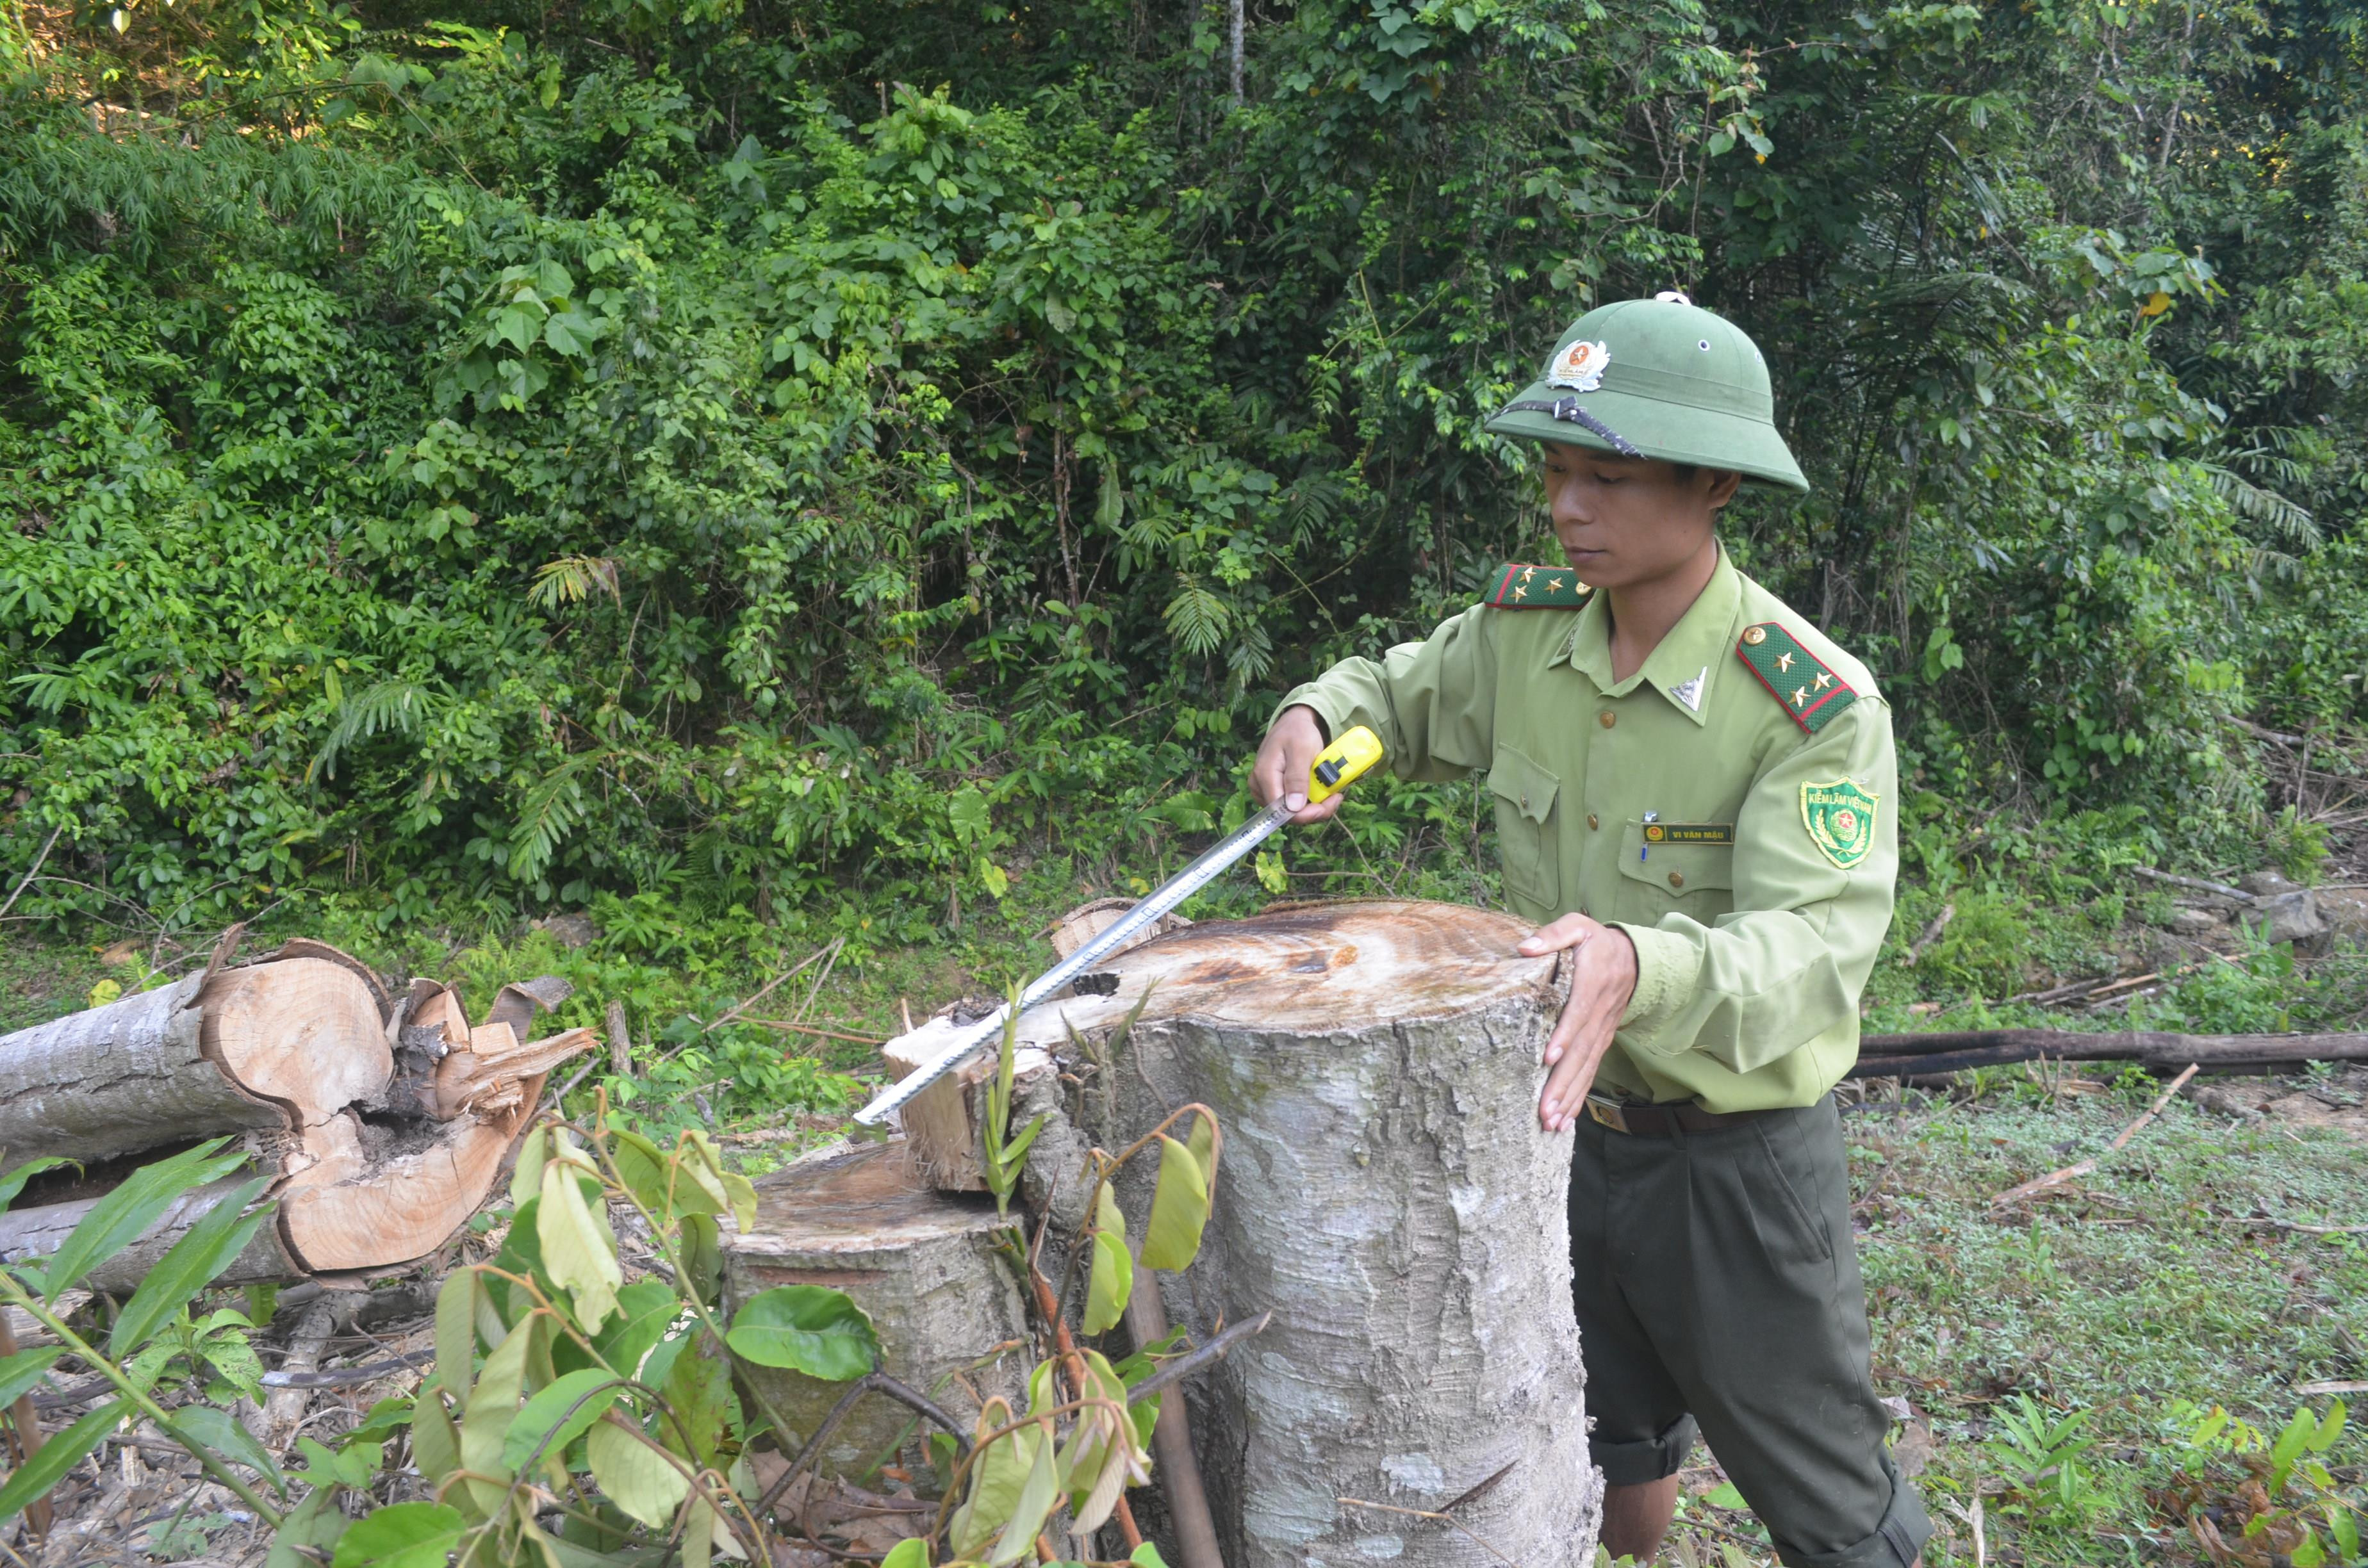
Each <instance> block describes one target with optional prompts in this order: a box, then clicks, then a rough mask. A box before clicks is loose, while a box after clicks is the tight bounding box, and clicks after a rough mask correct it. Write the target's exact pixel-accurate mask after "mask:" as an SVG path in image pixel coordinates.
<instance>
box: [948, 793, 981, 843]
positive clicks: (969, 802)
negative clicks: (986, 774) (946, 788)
mask: <svg viewBox="0 0 2368 1568" xmlns="http://www.w3.org/2000/svg"><path fill="white" fill-rule="evenodd" d="M946 821H947V822H948V823H949V824H951V826H952V828H953V830H954V837H955V838H957V839H958V840H960V841H961V842H962V843H964V844H972V843H975V842H977V840H978V839H979V838H981V837H983V836H984V835H985V833H986V830H987V821H988V819H987V810H986V797H985V796H984V795H982V794H980V793H979V792H978V790H976V789H975V788H974V787H973V786H971V785H968V784H965V785H963V786H962V788H961V789H959V790H955V791H954V792H953V793H952V794H951V795H950V796H948V797H947V799H946Z"/></svg>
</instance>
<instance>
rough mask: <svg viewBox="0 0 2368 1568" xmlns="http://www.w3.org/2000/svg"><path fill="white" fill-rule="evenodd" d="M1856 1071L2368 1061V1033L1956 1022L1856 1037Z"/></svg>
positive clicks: (1902, 1073) (1894, 1073)
mask: <svg viewBox="0 0 2368 1568" xmlns="http://www.w3.org/2000/svg"><path fill="white" fill-rule="evenodd" d="M1859 1051H1860V1055H1859V1059H1858V1062H1857V1063H1856V1064H1855V1065H1854V1066H1852V1067H1851V1068H1850V1073H1849V1074H1848V1075H1849V1076H1850V1077H1853V1078H1909V1077H1924V1076H1928V1075H1929V1076H1936V1077H1937V1076H1939V1075H1941V1074H1949V1073H1963V1072H1965V1071H1967V1070H1968V1069H1970V1068H1975V1067H1998V1066H2004V1065H2007V1064H2009V1063H2011V1062H2032V1061H2037V1060H2039V1059H2041V1058H2043V1057H2044V1058H2045V1059H2047V1060H2049V1061H2053V1062H2140V1063H2142V1064H2144V1065H2145V1066H2146V1067H2147V1068H2149V1069H2152V1070H2154V1071H2157V1072H2170V1071H2173V1070H2174V1069H2176V1068H2177V1067H2179V1066H2180V1065H2183V1064H2185V1063H2187V1062H2193V1063H2195V1064H2196V1065H2197V1066H2199V1067H2203V1068H2206V1069H2209V1070H2214V1071H2225V1070H2228V1069H2235V1068H2262V1067H2270V1066H2275V1065H2282V1064H2284V1063H2288V1062H2368V1033H2357V1032H2355V1033H2347V1034H2219V1035H2213V1034H2203V1035H2191V1034H2173V1033H2169V1032H2168V1031H2165V1030H2158V1029H2109V1030H2103V1031H2100V1032H2097V1033H2084V1032H2082V1031H2080V1030H2077V1029H1957V1030H1938V1031H1935V1032H1932V1033H1930V1034H1874V1035H1868V1036H1866V1037H1865V1038H1864V1039H1863V1040H1861V1041H1860V1042H1859Z"/></svg>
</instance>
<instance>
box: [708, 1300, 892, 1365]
mask: <svg viewBox="0 0 2368 1568" xmlns="http://www.w3.org/2000/svg"><path fill="white" fill-rule="evenodd" d="M724 1341H725V1343H726V1344H728V1345H730V1346H732V1352H733V1354H734V1355H735V1356H739V1357H741V1358H745V1359H746V1360H750V1361H754V1362H756V1363H757V1365H758V1366H760V1367H787V1368H790V1369H792V1370H794V1371H800V1372H803V1373H805V1374H806V1376H808V1377H810V1378H821V1379H824V1380H825V1381H829V1382H835V1383H843V1382H846V1381H848V1380H850V1379H854V1378H860V1377H861V1376H863V1375H864V1374H865V1373H866V1372H869V1371H870V1370H871V1368H872V1366H873V1364H874V1363H875V1362H876V1361H877V1360H878V1359H879V1356H880V1336H879V1335H877V1334H876V1333H874V1332H873V1330H872V1327H871V1318H870V1317H868V1316H866V1315H865V1314H864V1311H863V1309H862V1308H861V1307H859V1306H857V1305H856V1304H855V1302H854V1301H852V1300H851V1299H850V1298H849V1297H848V1295H847V1293H846V1292H845V1291H842V1290H827V1289H825V1288H824V1287H822V1286H820V1285H780V1286H776V1287H775V1288H774V1289H772V1290H767V1291H765V1292H764V1293H763V1294H762V1295H759V1296H755V1297H752V1298H750V1299H749V1301H748V1303H747V1305H746V1306H744V1307H742V1308H741V1309H740V1312H739V1314H738V1315H737V1316H735V1317H734V1318H733V1320H732V1327H731V1331H730V1332H729V1333H728V1334H726V1335H724Z"/></svg>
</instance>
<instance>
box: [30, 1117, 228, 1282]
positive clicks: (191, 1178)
mask: <svg viewBox="0 0 2368 1568" xmlns="http://www.w3.org/2000/svg"><path fill="white" fill-rule="evenodd" d="M225 1142H229V1140H227V1139H222V1138H209V1139H207V1140H206V1141H205V1142H202V1143H200V1144H199V1145H198V1146H197V1147H196V1148H194V1149H188V1150H185V1151H183V1152H182V1153H178V1154H176V1155H174V1156H173V1157H172V1158H171V1159H169V1160H159V1161H158V1162H157V1163H156V1164H154V1165H142V1166H141V1167H140V1168H139V1169H138V1170H136V1171H134V1172H132V1173H131V1175H130V1176H126V1177H125V1178H124V1179H123V1181H122V1182H121V1183H120V1185H119V1186H117V1187H116V1188H115V1190H114V1191H112V1192H110V1193H108V1195H107V1196H106V1197H105V1198H102V1199H99V1200H98V1202H97V1205H96V1206H95V1207H94V1208H93V1209H92V1210H91V1211H90V1212H89V1213H87V1214H85V1215H84V1216H83V1217H82V1223H80V1224H79V1225H76V1226H75V1227H74V1233H73V1234H72V1235H70V1236H68V1237H67V1238H66V1240H65V1244H64V1245H63V1246H61V1247H60V1248H58V1256H56V1257H55V1258H53V1259H51V1263H50V1268H49V1276H48V1278H47V1279H46V1280H45V1281H44V1283H45V1284H46V1286H47V1293H48V1296H49V1299H50V1301H52V1302H54V1301H56V1300H57V1299H58V1297H59V1295H60V1294H61V1293H62V1292H63V1291H66V1290H72V1289H74V1286H76V1285H79V1284H80V1283H82V1278H83V1276H84V1275H85V1274H88V1273H89V1272H90V1271H91V1270H92V1269H94V1268H96V1267H98V1266H99V1264H101V1263H102V1262H104V1261H105V1260H107V1259H108V1258H110V1257H113V1256H115V1255H116V1254H117V1253H119V1252H121V1251H122V1250H123V1249H124V1248H125V1247H127V1246H130V1245H131V1244H132V1243H133V1242H135V1241H137V1240H139V1239H140V1237H141V1236H142V1234H144V1233H146V1231H147V1229H148V1227H149V1226H151V1225H153V1224H154V1223H155V1222H156V1221H157V1219H158V1217H159V1216H161V1215H162V1214H163V1213H164V1212H165V1210H167V1209H169V1208H171V1207H172V1206H173V1200H174V1199H177V1198H179V1197H180V1196H181V1195H182V1194H183V1193H186V1192H189V1191H191V1190H193V1189H195V1188H197V1187H203V1186H205V1185H206V1183H208V1182H210V1181H216V1180H219V1179H221V1178H222V1177H223V1176H228V1175H230V1173H231V1172H233V1171H234V1170H236V1169H238V1168H239V1166H241V1165H245V1164H246V1155H245V1153H244V1152H241V1151H233V1152H232V1153H227V1154H222V1155H219V1156H217V1155H216V1154H215V1151H216V1150H218V1149H220V1148H221V1147H222V1145H223V1144H224V1143H225Z"/></svg>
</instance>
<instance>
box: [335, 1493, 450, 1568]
mask: <svg viewBox="0 0 2368 1568" xmlns="http://www.w3.org/2000/svg"><path fill="white" fill-rule="evenodd" d="M467 1525H468V1521H467V1520H465V1519H463V1518H462V1517H461V1511H460V1510H459V1509H458V1508H454V1507H450V1506H446V1505H444V1504H441V1503H396V1504H393V1505H391V1506H387V1507H384V1508H375V1509H372V1510H371V1511H370V1514H369V1516H368V1517H364V1518H360V1519H357V1520H355V1521H354V1523H353V1526H352V1528H349V1529H347V1531H346V1533H345V1534H344V1535H342V1536H340V1537H338V1538H337V1554H336V1557H334V1558H332V1559H331V1560H330V1568H444V1562H445V1560H446V1559H447V1558H449V1557H450V1556H451V1554H452V1550H453V1548H455V1547H457V1546H458V1545H460V1543H461V1530H462V1529H464V1528H467Z"/></svg>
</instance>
